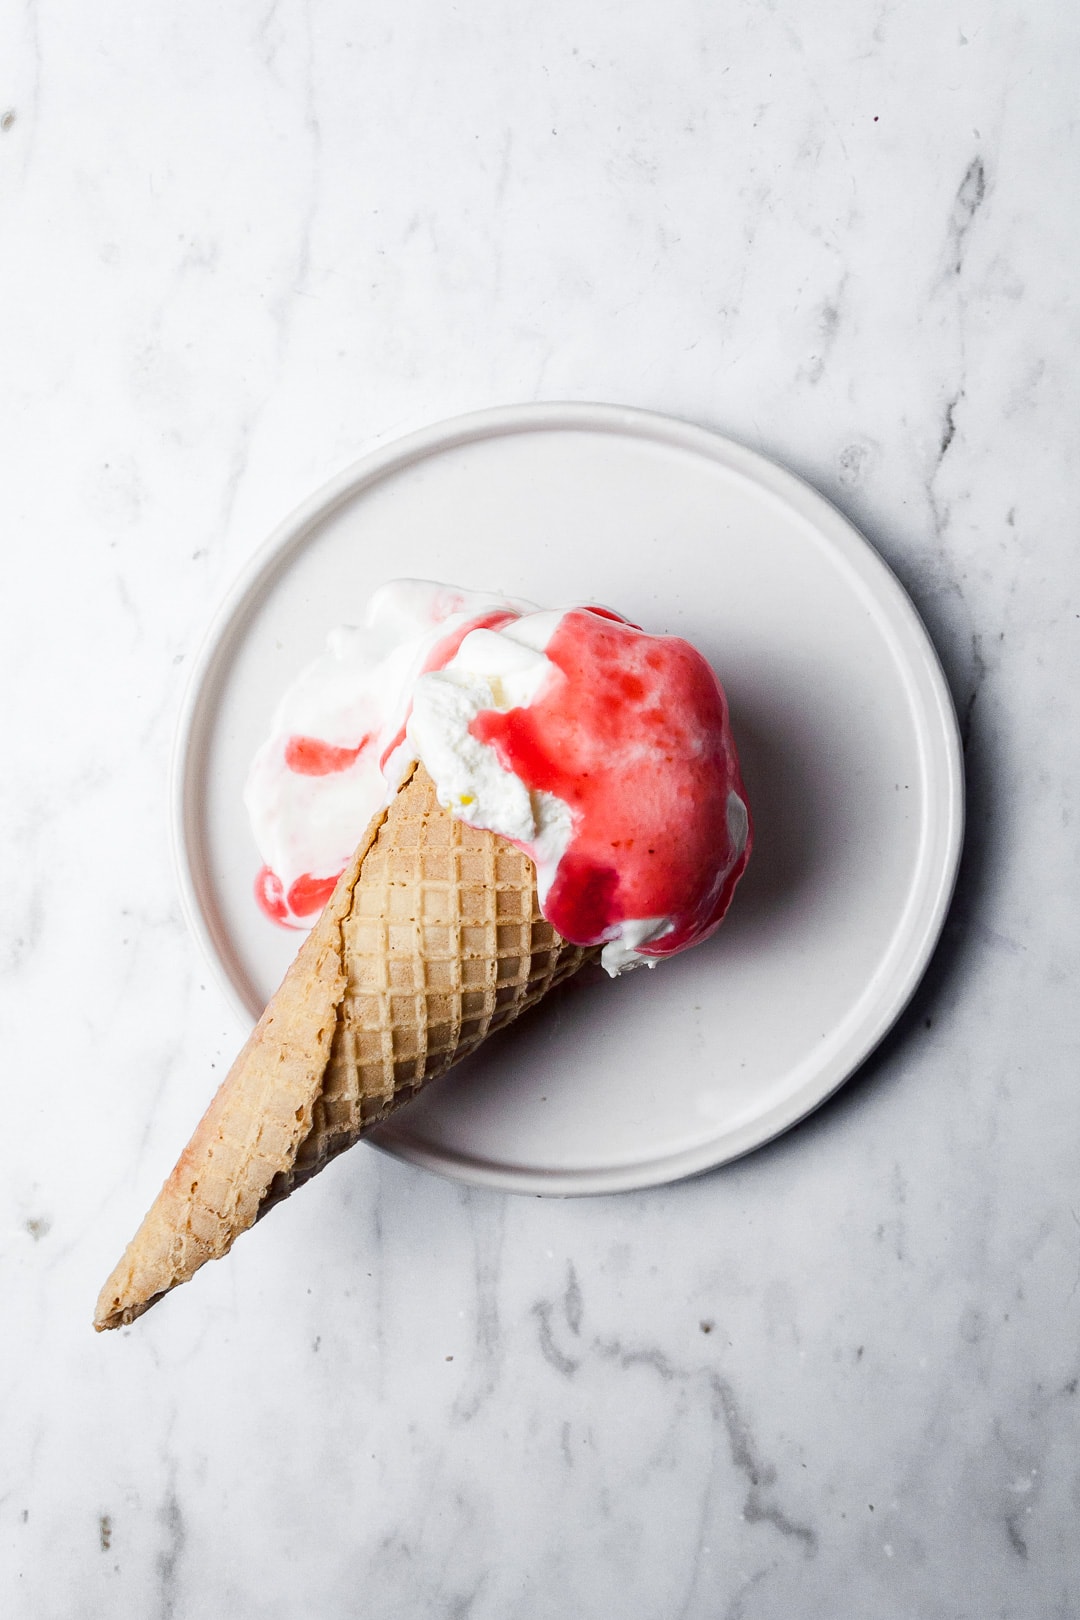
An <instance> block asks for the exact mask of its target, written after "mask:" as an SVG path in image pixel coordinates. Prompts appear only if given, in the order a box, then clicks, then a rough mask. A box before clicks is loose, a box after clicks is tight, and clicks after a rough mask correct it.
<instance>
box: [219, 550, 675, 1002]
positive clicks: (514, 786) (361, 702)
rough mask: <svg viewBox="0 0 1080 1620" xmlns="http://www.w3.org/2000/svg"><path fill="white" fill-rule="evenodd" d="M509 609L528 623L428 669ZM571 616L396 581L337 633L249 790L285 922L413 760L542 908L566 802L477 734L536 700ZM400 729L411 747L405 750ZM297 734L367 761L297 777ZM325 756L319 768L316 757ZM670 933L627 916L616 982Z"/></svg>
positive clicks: (333, 868) (609, 955) (347, 851)
mask: <svg viewBox="0 0 1080 1620" xmlns="http://www.w3.org/2000/svg"><path fill="white" fill-rule="evenodd" d="M498 610H505V611H507V612H511V613H517V614H521V615H522V617H519V618H516V619H514V620H513V622H511V623H509V624H506V625H504V626H503V627H502V628H500V629H497V630H492V629H476V630H472V631H471V632H469V634H467V635H466V636H465V638H464V640H463V641H462V643H461V646H460V648H459V649H458V651H457V653H456V655H455V656H454V657H453V658H452V659H451V660H450V661H449V662H448V663H447V664H446V666H445V667H444V668H442V669H440V670H433V671H430V672H428V673H423V668H424V664H425V662H427V661H428V660H429V659H430V658H431V656H432V654H433V652H434V651H435V649H436V648H438V646H439V644H440V643H441V642H442V641H443V639H444V638H445V637H447V636H449V635H450V634H451V633H452V632H454V631H460V630H461V628H462V627H463V626H464V625H466V624H467V623H469V622H470V621H472V620H475V619H477V618H478V617H482V616H486V615H488V614H490V613H492V612H495V611H498ZM563 611H564V610H558V611H554V612H546V611H535V610H533V607H532V604H531V603H527V602H515V601H510V600H508V599H506V598H501V597H496V596H490V595H487V594H484V593H481V592H474V591H457V590H454V589H452V588H451V587H448V586H444V585H436V584H432V583H429V582H427V581H419V580H397V581H393V582H392V583H390V584H388V585H384V586H382V587H381V589H380V590H378V591H376V593H375V595H374V596H373V597H372V599H371V602H370V603H369V606H368V610H367V613H366V615H365V618H364V622H363V624H362V625H361V626H359V627H357V628H353V627H350V626H345V627H342V628H339V629H337V630H334V631H332V632H331V634H330V636H329V637H328V640H327V649H326V652H325V653H323V654H322V656H321V657H320V658H318V659H316V660H315V662H314V663H312V664H310V665H309V666H308V667H307V668H306V669H305V670H303V671H302V672H301V674H300V675H299V676H298V677H297V679H296V680H295V681H294V683H293V685H292V686H291V687H290V688H289V690H288V691H287V692H286V694H285V696H284V697H283V698H282V700H281V702H280V704H279V705H278V709H277V712H276V713H275V715H274V720H273V726H272V730H271V734H270V736H269V737H268V739H267V741H266V742H265V743H264V744H263V746H262V747H261V748H260V749H259V751H258V753H257V755H256V756H255V759H254V761H253V763H252V766H251V771H250V773H249V776H248V781H247V785H246V788H245V793H244V799H245V803H246V805H247V809H248V813H249V815H250V818H251V825H252V830H253V832H254V835H255V841H256V844H257V845H258V848H259V851H260V854H261V856H262V859H263V861H264V862H265V864H266V867H268V868H269V869H270V871H271V872H272V873H273V874H275V875H276V879H277V880H279V881H280V887H281V893H282V895H283V897H284V906H285V912H284V914H283V915H281V916H280V918H279V920H282V921H287V922H291V923H293V924H294V925H297V926H310V924H311V923H312V922H313V921H314V920H315V918H314V914H311V912H310V908H309V909H308V912H307V913H306V914H305V913H304V912H299V913H298V912H295V911H293V909H292V908H291V907H290V906H289V905H288V897H289V896H290V893H293V894H298V893H299V892H300V888H302V887H303V883H304V882H307V881H308V880H309V879H316V880H319V879H327V880H328V879H330V878H333V877H335V876H336V875H337V874H338V873H339V872H341V870H342V869H343V868H344V866H345V865H346V864H347V862H348V860H349V857H350V856H351V854H352V852H353V849H354V848H355V846H356V843H357V841H358V839H359V837H360V835H361V834H362V832H363V830H364V828H365V827H366V826H367V824H368V822H369V821H370V819H371V817H372V816H373V815H374V814H375V813H376V812H377V811H378V810H380V809H381V808H383V807H384V806H385V805H386V804H388V803H389V802H390V800H391V799H392V797H393V795H394V793H395V792H396V791H397V788H398V787H399V785H400V783H401V780H402V778H403V777H404V775H405V772H406V771H407V769H408V766H409V765H410V764H411V763H412V761H413V760H414V759H419V760H421V761H422V763H423V764H424V766H425V767H426V769H427V771H428V773H429V774H430V776H431V778H432V780H433V782H434V783H435V789H436V792H437V794H438V797H439V801H440V803H442V804H444V805H445V806H447V807H448V808H449V809H450V811H451V813H452V814H454V815H456V816H458V817H460V818H461V819H462V820H464V821H467V822H469V823H470V825H472V826H475V827H486V828H490V830H491V831H492V832H496V833H499V834H501V835H502V836H503V837H504V838H508V839H512V840H513V841H514V842H515V843H517V844H519V845H522V846H524V847H525V848H526V850H527V852H528V853H529V855H530V856H531V857H532V859H533V861H534V862H535V865H536V871H537V890H538V894H539V897H540V904H541V907H543V904H544V900H545V897H546V895H547V893H548V891H549V889H550V887H551V884H552V882H553V880H554V877H555V872H556V869H557V867H558V865H559V861H560V860H561V858H562V856H563V854H564V853H565V851H566V849H567V847H568V845H569V843H570V840H571V834H572V825H571V814H570V810H569V807H568V806H567V805H566V804H565V803H564V802H563V801H562V800H561V799H558V798H556V797H554V796H553V795H552V794H549V793H530V792H529V790H528V789H527V788H526V787H525V785H524V783H523V782H522V781H521V780H520V778H519V777H517V776H516V775H514V774H513V773H512V772H510V771H507V770H505V769H504V768H503V766H502V765H501V764H500V762H499V759H498V757H497V755H496V752H495V750H494V749H493V748H491V747H490V746H488V745H487V744H485V743H482V742H480V741H479V740H478V739H477V738H475V737H474V736H472V734H471V732H470V729H469V727H470V725H471V723H472V721H473V720H474V719H475V718H476V716H477V715H478V714H479V713H480V712H481V711H482V710H485V709H496V710H500V711H502V712H506V711H507V710H509V709H514V708H521V707H526V706H527V705H529V704H530V703H532V702H533V700H534V699H535V698H536V696H537V695H538V694H539V692H540V691H541V690H542V688H543V686H544V684H545V682H546V681H547V680H548V679H549V678H550V677H551V675H552V674H553V673H554V670H555V666H554V665H553V664H552V663H551V662H550V660H549V659H548V658H547V657H546V656H545V651H544V649H545V648H546V646H547V644H548V641H549V640H550V638H551V636H552V635H553V634H554V632H555V630H556V628H557V626H558V624H559V622H560V620H561V619H562V617H563ZM403 728H405V740H404V742H400V741H398V745H397V746H396V747H395V746H394V745H395V740H396V739H399V738H400V734H401V732H402V729H403ZM297 739H301V740H304V739H312V740H314V741H316V742H317V743H318V744H320V745H325V746H326V747H328V748H329V749H340V750H348V751H350V752H351V751H353V750H356V749H359V752H357V754H356V757H355V759H353V760H351V761H350V762H349V763H347V765H346V766H345V768H333V769H330V770H327V771H325V772H317V771H312V770H310V769H306V768H301V769H299V770H298V769H297V768H296V761H297V759H298V758H299V759H300V763H301V766H304V765H305V763H306V764H308V765H310V763H311V761H310V758H309V757H308V756H309V755H311V754H312V752H313V751H312V750H310V749H309V750H308V751H307V753H305V751H304V749H303V748H302V747H301V745H300V744H299V743H298V741H297ZM314 755H315V758H316V763H317V761H318V757H319V756H318V750H317V749H316V750H314ZM290 759H292V761H293V763H292V764H290V763H289V761H290ZM301 880H303V881H301ZM294 885H299V887H298V888H297V889H295V890H294ZM669 926H670V920H669V919H668V918H667V917H650V918H637V919H628V920H626V921H625V922H623V923H622V925H621V926H620V927H619V928H618V930H617V931H616V932H615V934H614V937H612V938H611V939H609V940H608V941H607V942H606V943H605V945H604V950H603V953H602V961H603V965H604V966H605V967H606V968H607V970H608V972H609V973H611V974H612V975H613V976H614V975H615V974H617V973H619V972H621V971H623V970H624V969H625V968H627V967H632V966H636V965H637V964H638V963H640V962H643V961H644V962H648V965H649V966H650V967H651V966H654V965H655V963H654V960H653V959H652V958H648V957H643V956H641V955H640V954H639V951H638V947H639V946H641V945H643V944H645V943H647V942H648V941H649V940H654V939H656V938H658V937H659V936H660V935H662V934H663V933H664V932H666V931H667V929H668V928H669Z"/></svg>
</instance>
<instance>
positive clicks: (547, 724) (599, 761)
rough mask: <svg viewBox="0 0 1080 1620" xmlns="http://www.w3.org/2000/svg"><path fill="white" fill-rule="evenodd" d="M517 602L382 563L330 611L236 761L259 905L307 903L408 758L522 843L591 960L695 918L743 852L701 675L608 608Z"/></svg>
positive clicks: (468, 816)
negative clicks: (241, 773) (368, 587)
mask: <svg viewBox="0 0 1080 1620" xmlns="http://www.w3.org/2000/svg"><path fill="white" fill-rule="evenodd" d="M529 609H530V604H526V603H512V602H508V601H502V600H500V599H498V598H495V597H487V596H481V595H479V594H477V593H466V592H455V591H452V590H451V589H450V588H449V587H443V586H434V585H428V584H422V583H418V582H397V583H395V584H394V585H392V586H385V587H383V590H382V591H380V592H378V593H377V594H376V596H375V598H374V599H373V601H372V604H371V607H370V608H369V611H368V615H367V620H366V622H365V625H364V627H363V629H362V630H360V631H335V632H334V633H333V635H332V636H331V638H330V643H329V647H328V651H327V653H326V654H325V655H324V657H323V658H322V659H320V660H319V661H318V662H317V663H316V664H313V665H312V666H311V667H310V668H309V669H308V670H306V671H305V672H304V673H303V674H302V675H301V676H300V678H299V679H298V681H297V682H296V684H295V685H294V687H293V688H292V689H291V691H290V693H288V694H286V697H285V699H284V700H283V701H282V704H281V706H280V708H279V710H278V714H277V716H276V718H275V726H274V733H273V735H272V736H271V738H270V739H269V741H268V742H267V743H266V744H265V745H264V747H263V749H262V750H260V753H259V755H258V756H257V758H256V761H255V764H254V765H253V767H252V773H251V777H250V780H249V783H248V791H247V801H248V805H249V809H250V811H251V814H252V822H253V826H254V828H255V833H256V839H257V842H258V843H259V847H260V849H261V850H262V853H263V857H264V860H265V861H266V866H265V867H264V868H263V872H262V873H261V874H260V882H259V885H258V889H257V892H258V893H259V896H260V901H261V903H262V905H263V907H264V909H265V910H266V911H267V912H268V913H269V914H270V915H272V916H274V917H275V918H276V919H277V920H279V921H284V922H287V923H288V922H301V921H302V920H303V919H304V918H305V917H310V916H311V914H312V913H314V912H315V911H317V910H318V909H319V907H320V906H321V904H322V903H323V901H324V900H325V897H326V894H327V893H329V890H330V888H332V886H333V883H334V880H335V878H336V876H337V875H338V873H339V872H340V871H341V870H342V869H343V867H344V865H345V863H346V861H347V859H348V856H349V854H350V853H351V851H352V848H353V846H354V844H355V842H356V840H357V838H358V837H359V835H360V832H361V831H362V830H363V827H364V826H365V825H366V823H367V821H368V820H369V819H370V817H371V815H373V814H374V813H375V812H376V811H377V810H378V809H379V808H380V807H381V806H382V805H384V804H385V803H387V802H389V799H390V798H391V797H392V796H393V794H394V792H395V791H396V789H397V786H398V784H399V783H400V781H401V778H402V776H403V774H404V772H405V770H406V769H407V767H408V765H409V764H410V763H411V761H412V760H414V759H420V760H421V761H422V762H423V764H424V765H425V767H426V769H427V771H428V772H429V774H430V776H431V777H432V779H433V781H434V782H435V785H436V790H437V792H438V796H439V799H440V801H441V802H442V803H443V804H444V805H446V806H448V807H449V808H450V809H451V811H452V812H453V814H455V815H456V816H459V817H460V818H461V819H462V820H464V821H467V822H469V823H470V824H471V825H473V826H476V827H486V828H490V829H491V830H492V831H493V832H496V833H499V834H500V835H501V836H502V837H504V838H507V839H509V840H510V842H512V843H514V844H516V845H517V846H518V847H519V848H521V849H523V850H525V852H526V853H527V854H528V855H529V856H530V857H531V858H532V860H533V862H534V864H535V866H536V870H537V890H538V894H539V898H540V904H541V907H542V909H543V912H544V915H545V916H546V917H547V918H548V919H549V921H550V922H552V923H553V924H554V926H555V927H556V928H557V929H558V930H559V932H560V933H561V934H562V935H563V937H564V938H565V939H568V940H570V941H571V942H573V943H575V944H580V945H595V944H600V945H602V946H603V953H602V960H603V963H604V965H605V967H606V968H607V969H608V971H609V972H610V973H612V974H615V973H618V972H620V971H621V970H622V969H624V968H626V967H628V966H632V965H635V964H637V963H640V962H645V963H648V964H649V965H650V966H651V965H653V964H654V963H655V961H656V960H657V959H658V958H659V957H662V956H667V955H671V954H672V953H673V952H675V951H678V950H682V949H684V948H685V947H687V946H689V945H693V944H696V943H698V942H699V941H700V940H702V939H705V938H706V937H707V936H708V935H709V934H710V933H711V932H712V931H713V929H714V928H715V927H716V926H717V925H718V923H719V922H720V920H721V918H722V917H723V915H724V912H725V911H726V909H727V906H728V904H729V902H730V900H731V896H732V893H733V891H734V888H735V884H736V883H737V881H738V879H739V877H740V875H741V873H742V871H743V869H744V867H745V865H746V861H747V859H748V856H749V852H750V823H749V816H748V812H747V808H746V797H745V793H744V790H743V786H742V780H741V777H740V774H739V766H738V760H737V758H736V753H735V745H734V741H733V739H732V735H731V728H730V724H729V719H728V711H727V703H726V700H725V697H724V693H723V691H722V689H721V687H720V683H719V681H718V680H717V678H716V676H715V674H714V673H713V671H712V669H711V668H710V666H709V665H708V663H707V662H706V661H705V659H704V658H702V657H701V655H700V654H699V653H698V652H696V651H695V649H694V648H693V647H691V646H690V645H689V643H687V642H685V641H682V640H681V639H679V638H678V637H673V636H649V635H646V634H645V633H644V632H643V631H642V630H640V629H638V627H637V626H635V625H632V624H630V623H628V622H627V621H626V620H624V619H622V618H620V617H619V615H617V614H615V613H612V612H611V611H610V610H609V609H606V608H596V607H573V608H568V609H562V610H557V611H542V612H541V611H530V610H529ZM293 777H295V778H297V780H296V781H292V780H290V778H293Z"/></svg>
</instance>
